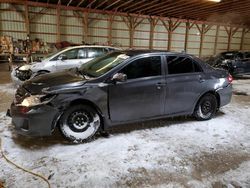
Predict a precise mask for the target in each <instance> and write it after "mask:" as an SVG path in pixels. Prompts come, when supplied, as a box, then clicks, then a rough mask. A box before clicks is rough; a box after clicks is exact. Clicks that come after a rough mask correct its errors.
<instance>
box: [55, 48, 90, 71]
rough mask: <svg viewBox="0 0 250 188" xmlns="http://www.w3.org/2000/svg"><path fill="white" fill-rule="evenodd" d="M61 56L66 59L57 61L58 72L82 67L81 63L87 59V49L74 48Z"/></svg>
mask: <svg viewBox="0 0 250 188" xmlns="http://www.w3.org/2000/svg"><path fill="white" fill-rule="evenodd" d="M59 56H64V57H65V59H63V60H60V59H58V60H57V67H56V68H57V71H60V70H65V69H70V68H75V67H80V65H81V63H80V62H81V61H82V60H84V59H86V49H84V48H74V49H70V50H67V51H65V52H63V53H62V54H60V55H59Z"/></svg>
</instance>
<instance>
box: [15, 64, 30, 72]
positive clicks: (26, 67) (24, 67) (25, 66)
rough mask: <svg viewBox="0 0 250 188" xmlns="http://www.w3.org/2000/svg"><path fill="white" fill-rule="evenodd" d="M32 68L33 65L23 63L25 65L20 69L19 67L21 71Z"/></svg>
mask: <svg viewBox="0 0 250 188" xmlns="http://www.w3.org/2000/svg"><path fill="white" fill-rule="evenodd" d="M30 68H31V65H23V66H21V67H19V68H18V69H19V70H20V71H27V70H29V69H30Z"/></svg>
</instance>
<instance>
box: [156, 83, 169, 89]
mask: <svg viewBox="0 0 250 188" xmlns="http://www.w3.org/2000/svg"><path fill="white" fill-rule="evenodd" d="M165 85H167V84H166V83H160V82H159V83H157V84H156V87H157V89H161V87H162V86H165Z"/></svg>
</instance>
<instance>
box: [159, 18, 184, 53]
mask: <svg viewBox="0 0 250 188" xmlns="http://www.w3.org/2000/svg"><path fill="white" fill-rule="evenodd" d="M160 20H161V22H162V23H163V25H164V27H165V28H166V30H167V31H168V48H167V49H168V51H170V50H171V46H172V35H173V32H174V30H175V29H176V28H177V27H178V26H179V25H180V24H181V22H179V20H176V21H175V22H173V20H172V19H169V20H168V21H167V22H168V23H166V22H165V21H164V20H162V19H160Z"/></svg>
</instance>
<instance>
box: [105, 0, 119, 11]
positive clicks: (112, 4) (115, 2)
mask: <svg viewBox="0 0 250 188" xmlns="http://www.w3.org/2000/svg"><path fill="white" fill-rule="evenodd" d="M120 1H121V0H116V1H114V2H113V3H111V4H109V5H108V6H106V7H104V9H103V10H107V9H109V8H110V7H112V6H114V5H115V4H117V3H119V2H120Z"/></svg>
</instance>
